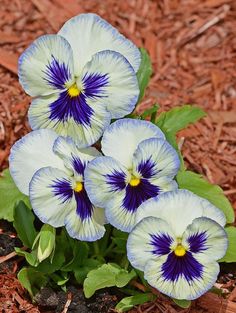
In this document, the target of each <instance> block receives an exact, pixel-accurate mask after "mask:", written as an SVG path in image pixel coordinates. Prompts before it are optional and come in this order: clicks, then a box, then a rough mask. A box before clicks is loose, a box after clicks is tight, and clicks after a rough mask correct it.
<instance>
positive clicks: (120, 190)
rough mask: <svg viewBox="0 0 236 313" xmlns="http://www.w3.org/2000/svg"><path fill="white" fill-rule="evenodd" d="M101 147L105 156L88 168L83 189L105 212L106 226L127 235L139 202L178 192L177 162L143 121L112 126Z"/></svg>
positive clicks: (159, 133) (153, 128)
mask: <svg viewBox="0 0 236 313" xmlns="http://www.w3.org/2000/svg"><path fill="white" fill-rule="evenodd" d="M101 145H102V152H103V153H104V155H105V156H102V157H97V158H96V159H94V160H92V161H91V162H90V163H89V165H88V166H87V168H86V170H85V187H86V190H87V192H88V195H89V198H90V199H91V201H92V203H94V204H95V205H96V206H99V207H104V208H105V214H106V217H107V220H108V222H109V223H111V224H112V225H113V226H115V227H116V228H118V229H121V230H122V231H126V232H129V231H131V229H132V228H133V226H134V225H135V220H136V211H137V208H138V207H139V206H140V204H141V203H142V202H144V201H146V200H147V199H149V198H152V197H154V196H157V195H160V194H161V193H163V192H165V191H169V190H173V189H176V188H177V184H176V182H175V181H174V180H173V178H174V176H175V175H176V174H177V171H178V168H179V165H180V162H179V158H178V155H177V153H176V151H175V150H174V149H173V148H172V147H171V146H170V144H169V143H168V142H167V141H166V140H165V137H164V134H163V133H162V131H161V130H160V129H159V128H158V127H157V126H155V125H154V124H152V123H150V122H147V121H142V120H134V119H128V118H127V119H123V120H119V121H116V122H114V123H113V124H111V125H110V126H109V127H108V128H107V129H106V130H105V132H104V135H103V138H102V142H101Z"/></svg>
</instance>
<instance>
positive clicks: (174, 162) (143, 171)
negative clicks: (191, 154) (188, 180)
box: [133, 138, 180, 181]
mask: <svg viewBox="0 0 236 313" xmlns="http://www.w3.org/2000/svg"><path fill="white" fill-rule="evenodd" d="M179 167H180V161H179V156H178V154H177V152H176V150H175V149H174V148H173V147H172V146H171V145H170V144H169V143H168V142H167V141H166V140H164V139H160V138H150V139H146V140H144V141H142V142H141V143H140V144H139V145H138V148H137V149H136V151H135V152H134V158H133V169H134V172H133V173H134V175H136V174H137V175H139V176H141V177H143V178H147V179H152V180H153V181H154V180H155V179H158V178H160V177H163V176H164V177H169V178H173V177H174V176H175V175H176V174H177V172H178V169H179Z"/></svg>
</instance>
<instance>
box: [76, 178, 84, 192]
mask: <svg viewBox="0 0 236 313" xmlns="http://www.w3.org/2000/svg"><path fill="white" fill-rule="evenodd" d="M82 190H83V183H81V182H79V181H78V182H76V185H75V188H74V191H75V192H80V191H82Z"/></svg>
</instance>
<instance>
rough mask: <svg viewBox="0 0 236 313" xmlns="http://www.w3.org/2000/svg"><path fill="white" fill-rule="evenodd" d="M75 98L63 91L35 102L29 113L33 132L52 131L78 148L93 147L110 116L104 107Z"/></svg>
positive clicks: (107, 123) (37, 99)
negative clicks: (42, 129)
mask: <svg viewBox="0 0 236 313" xmlns="http://www.w3.org/2000/svg"><path fill="white" fill-rule="evenodd" d="M81 97H82V98H81ZM75 98H76V97H75ZM75 98H70V97H68V96H67V91H63V92H62V93H58V94H54V95H51V96H48V97H38V98H36V99H34V100H33V101H32V103H31V105H30V108H29V114H28V117H29V123H30V126H31V127H32V129H39V128H50V129H53V130H54V131H55V132H56V133H58V135H61V136H65V137H67V136H69V137H71V138H72V139H73V140H74V142H75V143H76V144H77V145H78V146H80V147H87V146H90V145H92V144H94V143H95V142H96V141H97V140H98V139H99V138H100V137H101V136H102V133H103V131H104V129H105V128H106V127H107V126H108V125H109V124H110V121H111V117H110V113H109V112H108V111H107V110H106V108H105V107H104V105H101V104H99V103H94V102H93V101H91V99H86V101H85V100H84V97H83V95H80V96H79V98H80V99H79V100H78V99H77V100H76V99H75ZM81 99H82V100H81ZM91 105H92V106H91Z"/></svg>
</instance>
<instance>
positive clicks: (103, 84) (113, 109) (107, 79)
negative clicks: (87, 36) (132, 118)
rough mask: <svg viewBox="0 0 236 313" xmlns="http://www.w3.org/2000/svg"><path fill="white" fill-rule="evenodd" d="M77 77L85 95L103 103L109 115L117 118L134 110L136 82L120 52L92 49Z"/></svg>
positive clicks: (134, 75)
mask: <svg viewBox="0 0 236 313" xmlns="http://www.w3.org/2000/svg"><path fill="white" fill-rule="evenodd" d="M108 64H109V66H107V65H108ZM79 80H81V84H82V86H83V93H84V94H85V96H86V97H88V98H90V100H91V102H95V103H96V102H97V101H100V102H101V103H103V105H104V106H105V107H106V108H107V110H108V111H109V112H110V113H111V117H112V118H121V117H123V116H125V115H127V114H129V113H131V112H132V111H133V110H134V108H135V105H136V103H137V100H138V95H139V86H138V81H137V77H136V74H135V72H134V69H133V68H132V66H131V65H130V64H129V62H127V60H126V59H125V58H124V57H123V55H121V54H119V53H117V52H114V51H109V50H106V51H101V52H98V53H96V54H95V55H93V57H92V60H91V61H90V62H88V63H87V64H86V65H85V67H84V68H83V71H82V74H81V79H80V77H79ZM78 84H79V83H78Z"/></svg>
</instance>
